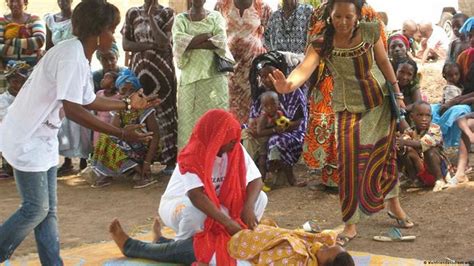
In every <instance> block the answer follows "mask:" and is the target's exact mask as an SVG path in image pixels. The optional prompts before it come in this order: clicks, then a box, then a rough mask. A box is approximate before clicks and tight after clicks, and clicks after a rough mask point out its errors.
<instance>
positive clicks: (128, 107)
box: [122, 97, 132, 111]
mask: <svg viewBox="0 0 474 266" xmlns="http://www.w3.org/2000/svg"><path fill="white" fill-rule="evenodd" d="M122 101H123V102H124V103H125V110H127V111H130V110H132V100H130V97H125V98H123V99H122Z"/></svg>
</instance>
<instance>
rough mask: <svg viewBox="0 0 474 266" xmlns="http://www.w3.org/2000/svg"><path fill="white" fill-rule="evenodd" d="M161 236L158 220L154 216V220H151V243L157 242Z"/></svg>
mask: <svg viewBox="0 0 474 266" xmlns="http://www.w3.org/2000/svg"><path fill="white" fill-rule="evenodd" d="M161 236H162V235H161V224H160V220H158V217H155V220H154V221H153V243H158V241H159V240H160V238H161Z"/></svg>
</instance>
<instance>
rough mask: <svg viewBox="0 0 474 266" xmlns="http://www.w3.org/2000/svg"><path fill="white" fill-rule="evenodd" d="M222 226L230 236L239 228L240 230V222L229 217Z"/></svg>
mask: <svg viewBox="0 0 474 266" xmlns="http://www.w3.org/2000/svg"><path fill="white" fill-rule="evenodd" d="M224 226H225V229H226V230H227V232H228V233H229V234H230V235H231V236H233V235H235V234H237V233H238V232H239V231H240V230H242V227H241V226H240V224H239V223H237V222H236V221H234V220H232V219H229V222H227V223H226V224H225V225H224Z"/></svg>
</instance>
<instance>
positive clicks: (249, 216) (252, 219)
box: [240, 207, 258, 230]
mask: <svg viewBox="0 0 474 266" xmlns="http://www.w3.org/2000/svg"><path fill="white" fill-rule="evenodd" d="M240 218H241V219H242V221H243V222H244V223H245V224H246V225H247V226H248V228H249V229H251V230H253V229H254V228H255V227H256V226H257V225H258V220H257V216H255V211H254V208H253V207H244V209H243V210H242V214H241V215H240Z"/></svg>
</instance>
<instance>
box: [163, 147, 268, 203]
mask: <svg viewBox="0 0 474 266" xmlns="http://www.w3.org/2000/svg"><path fill="white" fill-rule="evenodd" d="M239 145H240V144H239ZM241 147H242V149H243V151H244V157H245V167H246V169H247V174H246V178H247V184H248V183H250V182H252V181H253V180H255V179H257V178H260V177H261V176H262V175H261V174H260V171H259V170H258V168H257V166H256V165H255V163H254V161H253V160H252V158H251V157H250V155H249V154H248V152H247V151H246V150H245V148H244V147H243V146H241ZM227 161H228V157H227V154H223V155H222V157H216V160H215V161H214V167H213V170H212V183H213V184H214V187H215V188H216V194H217V195H219V192H220V189H221V186H222V183H223V182H224V178H225V175H226V172H227ZM203 186H204V184H203V183H202V181H201V179H199V177H198V176H197V175H196V174H193V173H189V172H186V173H184V174H181V172H180V170H179V165H176V168H175V169H174V172H173V174H172V175H171V178H170V181H169V183H168V186H167V187H166V191H165V193H164V194H163V198H176V197H182V196H186V194H187V193H188V191H190V190H192V189H194V188H198V187H203Z"/></svg>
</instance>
